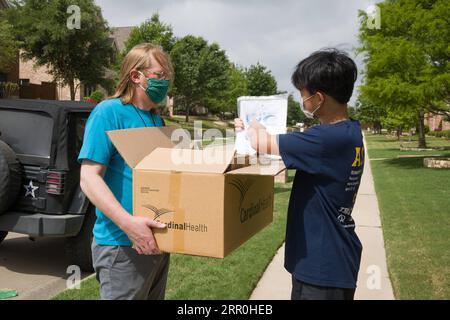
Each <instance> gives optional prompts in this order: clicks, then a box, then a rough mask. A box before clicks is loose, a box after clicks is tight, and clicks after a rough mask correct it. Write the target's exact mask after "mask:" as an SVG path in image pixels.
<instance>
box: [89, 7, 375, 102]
mask: <svg viewBox="0 0 450 320" xmlns="http://www.w3.org/2000/svg"><path fill="white" fill-rule="evenodd" d="M376 2H377V1H375V0H130V1H123V0H96V3H97V4H98V5H99V6H100V7H101V8H102V10H103V15H104V17H105V18H106V19H107V20H108V22H109V24H110V26H113V27H123V26H136V25H139V24H140V23H142V22H143V21H145V20H146V19H149V18H150V17H151V16H152V15H153V14H154V13H156V12H158V13H159V14H160V18H161V20H162V21H163V22H165V23H168V24H170V25H172V27H173V31H174V34H175V35H176V36H177V37H183V36H185V35H187V34H193V35H197V36H202V37H204V38H205V39H206V40H208V41H209V42H217V43H218V44H219V45H220V46H221V48H222V49H225V50H226V52H227V55H228V57H229V58H230V60H231V61H233V62H235V63H237V64H239V65H241V66H245V67H247V66H250V65H252V64H256V63H257V62H260V63H261V64H263V65H265V66H267V67H268V68H269V69H270V70H271V71H272V73H273V74H274V76H275V77H276V79H277V81H278V89H279V90H285V91H288V92H294V91H295V88H294V87H293V86H292V85H291V83H290V76H291V74H292V72H293V69H294V67H295V65H296V64H297V63H298V62H299V61H300V60H301V59H303V58H305V57H307V56H308V55H309V54H310V53H311V52H313V51H315V50H318V49H321V48H325V47H337V48H339V49H342V50H345V51H347V52H349V53H350V55H351V56H352V57H353V58H355V60H356V61H357V63H358V65H359V66H360V68H361V67H362V64H361V62H360V61H361V59H360V58H359V57H355V54H354V53H353V51H352V50H353V48H354V47H356V46H357V44H358V41H357V33H358V10H367V8H369V7H370V6H371V5H372V4H374V3H376ZM360 80H361V77H360ZM355 96H356V94H354V97H353V99H352V102H354V100H355Z"/></svg>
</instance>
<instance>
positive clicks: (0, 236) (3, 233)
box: [0, 231, 8, 244]
mask: <svg viewBox="0 0 450 320" xmlns="http://www.w3.org/2000/svg"><path fill="white" fill-rule="evenodd" d="M7 235H8V231H0V244H1V243H2V242H3V240H5V238H6V236H7Z"/></svg>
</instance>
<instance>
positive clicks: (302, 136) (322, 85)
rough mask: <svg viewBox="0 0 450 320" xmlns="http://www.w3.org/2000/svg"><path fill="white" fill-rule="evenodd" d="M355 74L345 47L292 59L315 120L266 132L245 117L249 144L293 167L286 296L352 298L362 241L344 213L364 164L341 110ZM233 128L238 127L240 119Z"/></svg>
mask: <svg viewBox="0 0 450 320" xmlns="http://www.w3.org/2000/svg"><path fill="white" fill-rule="evenodd" d="M356 79H357V67H356V65H355V63H354V62H353V60H352V59H350V58H349V57H348V56H347V55H346V54H345V53H342V52H340V51H337V50H334V49H333V50H324V51H318V52H315V53H313V54H312V55H311V56H309V57H308V58H306V59H305V60H303V61H301V62H300V63H299V64H298V66H297V68H296V70H295V72H294V74H293V76H292V83H293V84H294V86H295V87H296V88H297V89H298V90H299V91H300V93H301V97H302V102H301V108H302V110H303V112H304V113H305V115H306V116H307V117H309V118H316V119H318V120H319V121H320V123H321V124H320V125H317V126H314V127H312V128H310V129H308V130H306V131H305V132H295V133H290V134H284V135H279V136H271V135H269V134H267V132H266V130H265V128H264V127H263V126H262V125H261V124H259V123H257V122H256V121H253V123H252V125H251V127H250V128H249V129H248V131H247V134H248V136H249V138H250V141H251V143H252V147H253V148H254V149H256V150H258V152H262V153H269V154H278V155H281V157H282V159H283V161H284V163H285V165H286V167H287V168H288V169H296V170H297V173H296V175H295V179H294V183H293V187H292V193H291V197H290V201H289V209H288V220H287V228H286V251H285V268H286V269H287V270H288V271H289V272H290V273H291V274H292V284H293V287H292V295H291V298H292V299H293V300H310V299H314V300H329V299H333V300H335V299H338V300H352V299H353V298H354V293H355V288H356V282H357V277H358V270H359V266H360V259H361V251H362V245H361V242H360V241H359V239H358V236H357V235H356V233H355V221H354V220H353V218H352V216H351V214H352V210H353V206H354V204H355V200H356V195H357V192H358V188H359V184H360V181H361V176H362V172H363V166H364V145H363V138H362V133H361V128H360V125H359V123H358V122H357V121H353V120H351V119H349V116H348V112H347V103H348V102H349V100H350V98H351V96H352V93H353V89H354V84H355V81H356ZM236 129H237V130H242V129H243V123H242V121H241V120H240V119H236Z"/></svg>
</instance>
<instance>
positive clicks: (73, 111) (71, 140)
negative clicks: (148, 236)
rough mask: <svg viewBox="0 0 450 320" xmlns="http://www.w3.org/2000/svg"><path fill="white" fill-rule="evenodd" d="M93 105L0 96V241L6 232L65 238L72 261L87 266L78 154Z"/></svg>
mask: <svg viewBox="0 0 450 320" xmlns="http://www.w3.org/2000/svg"><path fill="white" fill-rule="evenodd" d="M94 107H95V104H91V103H82V102H73V101H46V100H3V99H0V242H1V241H3V240H4V239H5V237H6V235H7V234H8V232H9V231H11V232H17V233H22V234H27V235H29V236H30V238H37V237H65V238H67V244H66V253H67V255H68V257H69V259H70V261H71V263H72V264H74V265H78V266H80V268H81V269H82V270H84V271H92V258H91V242H92V228H93V225H94V222H95V210H94V207H93V206H92V204H91V203H90V202H89V200H88V199H87V198H86V196H85V195H84V194H83V192H82V191H81V188H80V165H79V164H78V163H77V156H78V154H79V152H80V148H81V145H82V142H83V134H84V126H85V123H86V120H87V118H88V117H89V114H90V112H91V111H92V109H93V108H94Z"/></svg>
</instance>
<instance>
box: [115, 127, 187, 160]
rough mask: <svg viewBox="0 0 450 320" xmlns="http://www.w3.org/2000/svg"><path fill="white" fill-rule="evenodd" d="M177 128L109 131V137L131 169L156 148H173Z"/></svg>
mask: <svg viewBox="0 0 450 320" xmlns="http://www.w3.org/2000/svg"><path fill="white" fill-rule="evenodd" d="M176 129H179V128H178V127H176V126H170V127H152V128H138V129H127V130H114V131H108V132H107V133H108V136H109V138H110V139H111V141H112V143H113V144H114V146H115V147H116V149H117V151H119V153H120V155H121V156H122V157H123V159H124V160H125V161H126V163H127V164H128V165H129V166H130V167H131V168H135V167H136V165H137V164H138V163H139V162H140V161H141V160H142V159H143V158H144V157H145V156H147V155H148V154H150V153H152V152H153V151H154V150H155V149H156V148H158V147H163V148H173V147H174V146H175V143H174V142H173V141H172V140H171V136H172V132H173V131H175V130H176Z"/></svg>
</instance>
